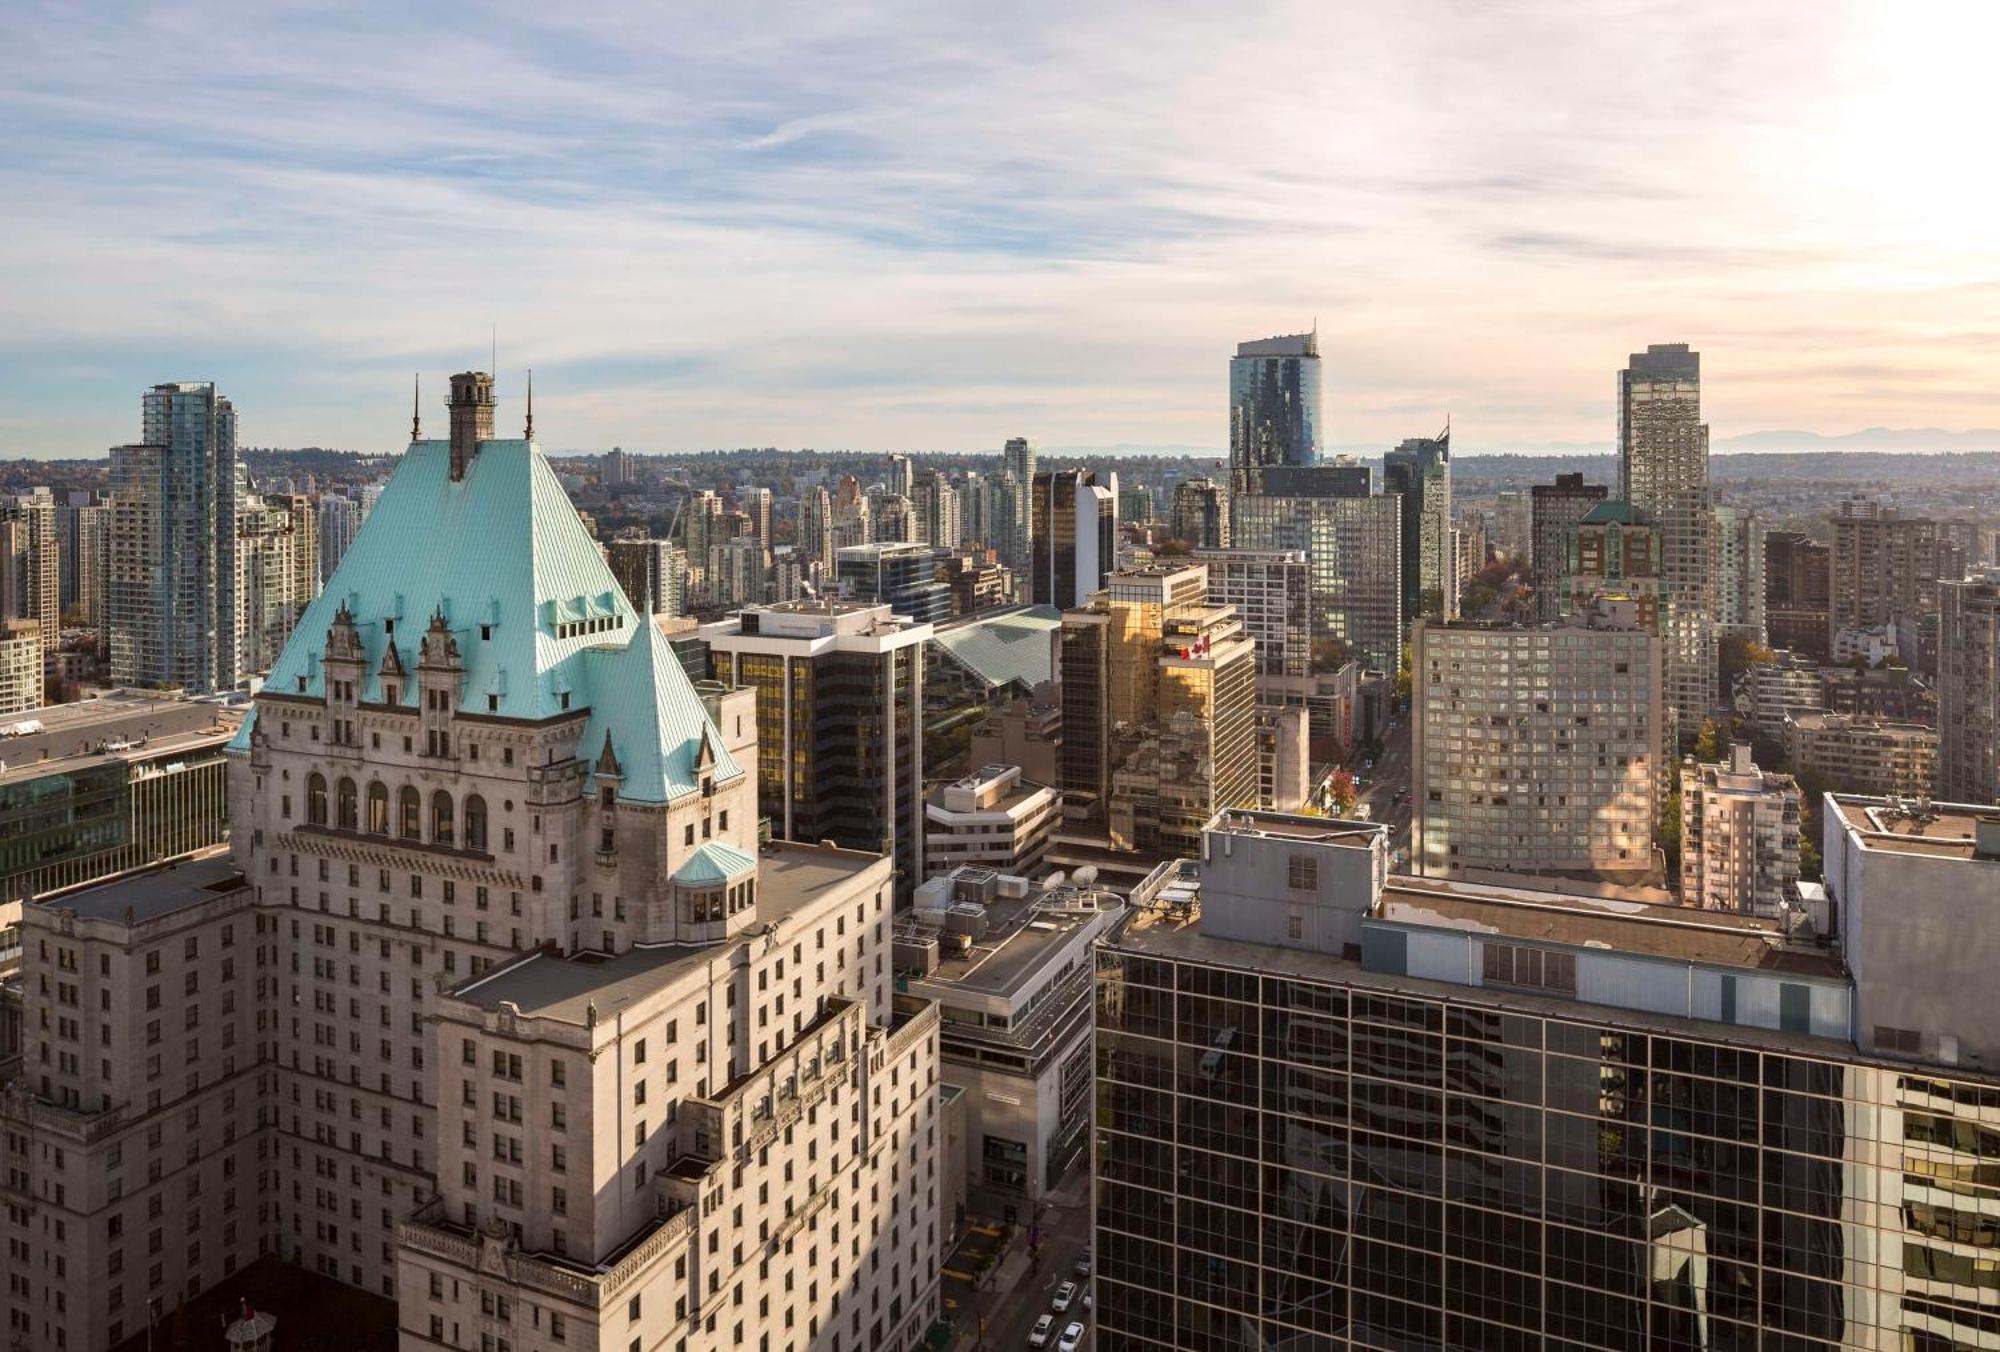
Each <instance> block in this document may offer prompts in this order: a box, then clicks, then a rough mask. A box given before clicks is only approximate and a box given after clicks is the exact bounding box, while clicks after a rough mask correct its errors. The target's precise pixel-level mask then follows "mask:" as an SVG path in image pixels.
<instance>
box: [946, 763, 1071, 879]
mask: <svg viewBox="0 0 2000 1352" xmlns="http://www.w3.org/2000/svg"><path fill="white" fill-rule="evenodd" d="M1061 820H1062V795H1061V794H1060V793H1058V792H1057V791H1056V790H1055V789H1053V788H1051V787H1049V786H1048V785H1046V784H1037V783H1035V782H1033V781H1032V780H1027V779H1023V778H1022V777H1021V770H1020V767H1019V766H1015V765H987V766H983V767H981V768H980V769H978V770H974V771H972V772H971V773H970V774H967V775H964V776H962V777H960V778H958V779H955V780H952V781H950V782H949V783H940V784H934V785H932V786H931V789H930V792H929V793H928V794H927V795H926V796H925V800H924V876H925V877H926V878H935V877H936V876H937V875H939V874H940V873H949V872H951V871H952V870H953V869H956V868H958V867H960V866H962V865H978V866H980V867H982V868H990V869H996V870H998V871H1000V872H1002V873H1016V874H1020V875H1021V876H1023V877H1028V878H1032V877H1036V876H1037V875H1038V874H1039V872H1040V870H1041V863H1042V857H1043V856H1044V855H1046V854H1047V853H1048V848H1049V837H1050V836H1051V835H1052V834H1053V833H1054V831H1055V828H1056V824H1057V823H1058V822H1060V821H1061Z"/></svg>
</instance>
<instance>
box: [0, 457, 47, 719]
mask: <svg viewBox="0 0 2000 1352" xmlns="http://www.w3.org/2000/svg"><path fill="white" fill-rule="evenodd" d="M56 521H57V512H56V499H55V495H54V494H53V493H51V492H49V490H48V489H46V488H31V489H29V490H28V491H27V492H25V493H17V494H14V495H11V496H9V497H4V498H0V522H6V523H10V524H11V525H12V526H13V527H14V529H13V531H12V538H13V543H12V544H11V545H10V546H8V547H7V548H6V551H5V552H6V555H7V557H6V558H5V559H4V560H0V565H4V567H5V568H6V570H7V573H8V576H7V577H6V578H5V579H0V598H4V601H0V620H13V619H20V620H33V621H35V622H36V624H37V625H38V626H39V628H38V630H37V638H38V641H39V642H40V644H41V650H40V656H41V660H42V662H43V664H44V665H46V664H47V662H48V657H49V654H50V653H52V652H55V651H56V650H57V648H58V647H60V646H61V643H62V545H61V541H60V540H59V539H58V538H57V530H56ZM37 702H38V703H39V701H37Z"/></svg>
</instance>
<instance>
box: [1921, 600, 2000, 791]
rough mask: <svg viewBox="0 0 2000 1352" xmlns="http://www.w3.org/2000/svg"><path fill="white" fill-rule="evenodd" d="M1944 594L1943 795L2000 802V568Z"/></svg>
mask: <svg viewBox="0 0 2000 1352" xmlns="http://www.w3.org/2000/svg"><path fill="white" fill-rule="evenodd" d="M1937 591H1938V602H1939V604H1938V612H1939V616H1938V618H1939V623H1938V795H1939V796H1940V797H1943V798H1948V799H1951V800H1952V801H1954V802H1976V803H1984V802H1988V801H2000V569H1993V568H1989V569H1986V570H1985V571H1983V572H1981V573H1980V574H1979V575H1978V576H1976V577H1969V578H1966V579H1964V580H1962V581H1958V582H1945V583H1941V584H1939V586H1938V589H1937Z"/></svg>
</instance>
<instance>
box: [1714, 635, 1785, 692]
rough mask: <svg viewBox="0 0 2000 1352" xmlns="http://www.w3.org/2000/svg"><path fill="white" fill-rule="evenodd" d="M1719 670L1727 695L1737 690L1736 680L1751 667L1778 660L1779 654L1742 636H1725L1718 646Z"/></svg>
mask: <svg viewBox="0 0 2000 1352" xmlns="http://www.w3.org/2000/svg"><path fill="white" fill-rule="evenodd" d="M1716 656H1717V663H1716V665H1717V668H1718V672H1719V674H1720V675H1721V677H1722V689H1723V691H1724V692H1725V693H1726V692H1728V691H1731V690H1734V689H1735V688H1736V678H1737V677H1738V676H1740V675H1742V674H1743V673H1744V672H1745V671H1747V670H1748V669H1749V668H1751V667H1755V666H1764V665H1767V664H1769V663H1771V662H1775V661H1777V660H1778V657H1777V654H1776V653H1774V652H1772V651H1771V650H1770V649H1769V648H1767V647H1765V646H1764V645H1763V644H1761V643H1756V642H1753V641H1752V640H1750V639H1747V638H1745V637H1743V635H1741V634H1724V635H1723V636H1722V638H1721V640H1720V641H1719V642H1718V643H1717V644H1716Z"/></svg>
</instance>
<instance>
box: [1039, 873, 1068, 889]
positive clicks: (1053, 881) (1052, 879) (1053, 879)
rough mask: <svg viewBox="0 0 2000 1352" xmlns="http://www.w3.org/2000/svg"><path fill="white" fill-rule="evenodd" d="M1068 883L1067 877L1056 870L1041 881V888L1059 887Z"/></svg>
mask: <svg viewBox="0 0 2000 1352" xmlns="http://www.w3.org/2000/svg"><path fill="white" fill-rule="evenodd" d="M1068 881H1069V875H1068V874H1066V873H1064V872H1063V871H1062V870H1061V869H1057V870H1056V871H1055V872H1054V873H1051V874H1050V875H1049V876H1048V877H1046V878H1044V879H1042V886H1043V887H1061V886H1062V885H1063V884H1064V883H1066V882H1068Z"/></svg>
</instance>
